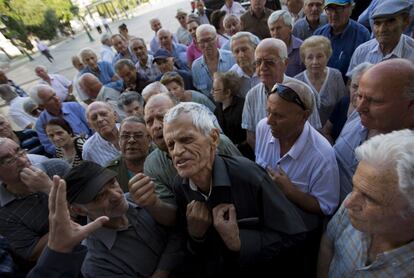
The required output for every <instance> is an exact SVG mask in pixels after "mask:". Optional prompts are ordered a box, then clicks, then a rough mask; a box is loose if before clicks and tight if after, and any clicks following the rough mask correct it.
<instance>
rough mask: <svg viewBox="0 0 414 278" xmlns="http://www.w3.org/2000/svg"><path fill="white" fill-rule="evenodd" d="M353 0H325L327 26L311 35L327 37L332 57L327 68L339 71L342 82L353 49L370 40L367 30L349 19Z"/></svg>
mask: <svg viewBox="0 0 414 278" xmlns="http://www.w3.org/2000/svg"><path fill="white" fill-rule="evenodd" d="M353 7H354V2H353V0H327V1H325V12H326V14H327V16H328V24H326V25H324V26H322V27H320V28H318V29H317V30H316V31H315V32H314V33H313V34H314V35H322V36H325V37H327V38H328V39H329V40H330V41H331V44H332V55H331V58H330V59H329V62H328V66H329V67H333V68H336V69H338V70H340V71H341V73H342V77H343V78H344V80H345V81H346V80H347V77H346V75H345V74H346V72H347V70H348V66H349V62H350V61H351V57H352V54H353V53H354V51H355V49H356V48H357V47H358V46H359V45H360V44H362V43H364V42H366V41H368V40H369V38H370V34H369V31H368V29H367V28H365V27H364V26H363V25H361V24H359V23H358V22H356V21H354V20H352V19H350V16H351V14H352V8H353Z"/></svg>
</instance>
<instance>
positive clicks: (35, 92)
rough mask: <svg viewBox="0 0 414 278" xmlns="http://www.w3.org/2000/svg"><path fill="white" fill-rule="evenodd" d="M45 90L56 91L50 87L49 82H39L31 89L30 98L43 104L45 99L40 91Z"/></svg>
mask: <svg viewBox="0 0 414 278" xmlns="http://www.w3.org/2000/svg"><path fill="white" fill-rule="evenodd" d="M45 90H48V91H52V92H54V91H55V90H54V89H53V88H52V87H50V86H49V85H47V84H37V85H35V86H34V87H33V88H32V89H31V90H30V92H29V95H30V98H31V99H33V101H34V102H36V103H37V104H43V100H42V99H41V98H40V97H39V93H40V92H41V91H45Z"/></svg>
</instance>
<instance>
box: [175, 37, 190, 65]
mask: <svg viewBox="0 0 414 278" xmlns="http://www.w3.org/2000/svg"><path fill="white" fill-rule="evenodd" d="M171 54H172V55H173V56H174V61H175V64H176V65H177V67H178V69H181V70H190V68H189V67H188V65H187V46H185V45H184V44H180V43H174V42H173V44H172V51H171Z"/></svg>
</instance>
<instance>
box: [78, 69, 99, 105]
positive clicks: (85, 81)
mask: <svg viewBox="0 0 414 278" xmlns="http://www.w3.org/2000/svg"><path fill="white" fill-rule="evenodd" d="M78 82H79V86H80V87H81V89H82V90H83V91H84V92H85V93H86V94H87V95H88V96H89V97H90V98H92V99H95V98H96V97H97V96H98V94H99V91H100V90H101V88H102V86H103V85H102V82H101V81H100V80H99V79H98V78H97V77H96V76H95V75H93V74H92V73H84V74H82V76H81V77H80V78H79V81H78Z"/></svg>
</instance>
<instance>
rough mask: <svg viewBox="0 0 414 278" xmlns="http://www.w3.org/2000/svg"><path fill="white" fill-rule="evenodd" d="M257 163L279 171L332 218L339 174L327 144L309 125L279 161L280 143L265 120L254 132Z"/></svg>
mask: <svg viewBox="0 0 414 278" xmlns="http://www.w3.org/2000/svg"><path fill="white" fill-rule="evenodd" d="M255 153H256V163H257V164H259V165H260V166H262V167H263V168H267V167H270V168H272V169H273V170H277V169H278V168H280V169H282V170H283V171H284V172H285V173H286V174H287V176H288V177H289V179H290V181H291V182H292V183H293V184H294V185H295V186H296V187H297V188H298V189H299V190H300V191H302V192H304V193H306V194H309V195H311V196H313V197H315V198H316V199H317V200H318V202H319V206H320V208H321V210H322V212H323V213H324V214H325V215H331V214H333V213H334V212H335V209H336V208H337V207H338V203H339V173H338V165H337V163H336V160H335V153H334V150H333V148H332V147H331V145H330V144H329V142H328V141H327V140H326V139H325V138H324V137H323V136H322V135H321V134H320V133H319V132H318V131H316V130H315V129H314V128H313V127H312V126H311V125H310V124H309V123H308V122H306V123H305V125H304V127H303V131H302V133H301V134H300V136H299V138H298V139H297V140H296V142H295V144H294V145H293V146H292V147H291V148H290V150H289V151H288V152H287V153H286V154H285V155H283V156H282V157H281V155H280V145H279V140H278V139H277V138H275V137H273V136H272V132H271V130H270V127H269V125H268V124H267V118H264V119H262V120H261V121H260V122H259V123H258V125H257V129H256V148H255Z"/></svg>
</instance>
